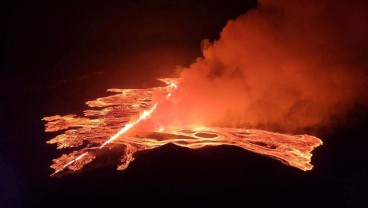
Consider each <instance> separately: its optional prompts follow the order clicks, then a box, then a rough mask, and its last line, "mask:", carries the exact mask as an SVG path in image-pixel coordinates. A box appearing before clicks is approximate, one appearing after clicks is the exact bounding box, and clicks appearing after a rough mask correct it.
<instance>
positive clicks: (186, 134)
mask: <svg viewBox="0 0 368 208" xmlns="http://www.w3.org/2000/svg"><path fill="white" fill-rule="evenodd" d="M161 81H163V82H165V83H166V84H167V86H166V87H156V88H148V89H109V90H108V91H110V92H115V93H119V94H115V95H112V96H108V97H103V98H98V99H97V100H94V101H89V102H87V105H88V106H89V107H98V108H99V109H97V110H86V111H84V117H77V116H76V115H66V116H59V115H56V116H50V117H45V118H43V120H45V121H47V123H46V125H45V126H46V130H45V131H46V132H54V131H59V130H66V131H65V132H64V133H62V134H60V135H58V136H56V137H55V138H53V139H51V140H50V141H48V142H47V143H49V144H57V148H58V149H63V148H74V147H80V150H76V151H73V152H71V153H69V154H63V155H62V156H61V157H59V158H57V159H54V160H53V161H54V164H53V165H51V168H53V169H55V172H54V174H56V173H59V172H62V171H64V170H67V169H69V170H71V171H76V170H80V169H81V168H83V166H85V165H86V164H88V163H90V162H92V161H93V160H94V159H95V158H96V157H97V155H99V154H98V153H99V152H101V151H106V150H108V149H111V148H112V147H115V146H123V155H122V157H121V164H120V165H119V166H118V170H124V169H126V168H127V167H128V165H129V163H130V162H131V161H133V160H134V158H133V154H134V153H135V152H137V151H141V150H145V149H152V148H155V147H159V146H161V145H165V144H167V143H173V144H176V145H179V146H183V147H189V148H192V149H197V148H201V147H204V146H210V145H212V146H213V145H235V146H239V147H241V148H244V149H246V150H249V151H252V152H255V153H258V154H262V155H266V156H269V157H272V158H275V159H278V160H280V161H281V162H283V163H285V164H287V165H290V166H293V167H296V168H299V169H301V170H311V169H312V167H313V166H312V165H311V164H310V160H311V157H312V154H311V153H310V152H311V151H312V150H313V149H314V148H316V147H318V146H319V145H321V144H322V141H321V140H319V139H318V138H316V137H313V136H309V135H287V134H279V133H272V132H267V131H263V130H255V129H235V128H215V127H214V128H212V127H211V128H209V127H197V128H192V129H164V128H163V127H160V128H158V129H157V130H156V131H153V132H144V133H142V132H136V133H134V134H132V133H130V134H129V133H128V132H129V131H130V130H132V129H134V127H136V126H137V125H138V124H139V123H141V122H142V121H144V120H146V119H148V118H149V117H150V116H151V114H152V113H153V112H154V111H155V109H156V107H157V105H158V104H159V103H154V101H153V96H154V95H157V94H163V95H165V99H169V98H170V97H171V96H172V93H173V91H174V90H175V89H177V87H178V86H177V80H175V79H161ZM137 115H139V116H138V117H135V118H134V116H137ZM54 174H53V175H54Z"/></svg>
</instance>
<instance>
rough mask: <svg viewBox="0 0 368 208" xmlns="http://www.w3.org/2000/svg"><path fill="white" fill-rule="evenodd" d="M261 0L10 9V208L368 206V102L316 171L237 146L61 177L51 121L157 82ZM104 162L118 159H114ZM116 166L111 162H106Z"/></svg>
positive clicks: (156, 153)
mask: <svg viewBox="0 0 368 208" xmlns="http://www.w3.org/2000/svg"><path fill="white" fill-rule="evenodd" d="M255 7H257V2H256V1H246V0H243V1H241V0H238V1H236V0H231V1H222V0H221V1H210V0H198V1H195V0H186V1H184V0H177V1H175V0H146V1H143V0H137V1H85V2H84V1H78V2H73V1H71V2H65V1H40V0H36V1H12V2H8V4H6V5H5V6H1V15H2V16H1V21H0V24H1V36H0V41H1V44H0V45H1V56H0V58H1V59H0V60H1V63H0V64H1V65H0V70H1V71H0V98H1V99H0V107H1V111H0V112H1V114H0V115H1V120H0V126H1V127H0V207H67V206H69V207H77V206H79V207H136V206H143V205H146V206H154V205H156V206H159V207H165V206H168V207H180V206H183V207H188V206H190V207H198V206H201V207H206V206H209V207H214V206H219V207H224V206H236V207H237V204H238V205H239V206H240V205H241V206H242V207H259V206H261V207H269V206H274V207H278V206H283V207H322V206H325V207H333V206H335V207H364V206H368V198H367V193H368V188H367V187H368V180H367V176H368V169H367V165H366V164H368V155H367V152H368V151H366V149H367V148H366V146H367V135H368V134H367V133H368V132H367V131H368V130H367V127H366V125H367V124H368V119H367V118H368V109H367V106H364V105H359V106H356V107H355V108H354V109H352V110H350V111H349V112H348V114H347V116H346V117H344V118H343V119H341V120H338V121H336V122H335V124H334V126H333V127H332V129H328V130H323V129H321V130H320V131H319V132H318V133H317V135H315V136H318V137H319V138H321V139H322V141H323V142H324V145H323V146H321V147H318V148H317V149H316V150H315V151H314V152H313V158H312V164H313V165H315V168H314V169H313V170H311V171H308V172H303V171H300V170H298V169H295V168H292V167H289V166H286V165H283V164H281V163H280V162H278V161H276V160H272V159H270V158H267V157H264V156H261V155H256V154H254V153H251V152H248V151H246V150H243V149H241V148H238V147H232V146H221V147H207V148H203V149H200V150H191V149H187V148H182V147H178V146H174V145H171V144H169V145H165V146H162V147H160V148H157V149H154V150H148V151H144V152H141V153H138V154H137V156H136V160H135V161H134V162H132V164H131V165H130V166H129V168H128V169H127V170H125V171H116V170H115V168H116V166H115V165H106V166H102V167H95V168H92V169H91V170H86V171H83V172H81V173H77V174H74V175H68V176H64V177H61V178H51V177H49V175H50V174H51V173H52V169H51V168H49V166H50V164H51V163H52V161H51V160H52V159H53V158H56V157H58V156H59V155H60V154H61V151H58V150H56V149H55V146H53V145H48V144H46V143H45V142H46V141H47V140H49V139H50V138H52V137H53V136H56V133H45V132H44V127H43V125H44V123H43V122H42V121H41V119H42V118H43V117H45V116H50V115H55V114H61V115H65V114H71V113H73V114H81V113H82V111H83V110H84V109H86V106H85V104H84V103H85V101H87V100H92V99H95V98H97V97H102V96H106V95H108V93H106V89H107V88H142V87H150V86H154V85H159V82H158V81H156V80H155V78H157V77H173V76H175V74H176V67H177V66H188V65H189V64H191V63H193V62H194V61H195V59H196V58H197V57H199V56H201V48H200V43H201V41H202V40H204V39H206V38H207V39H209V40H211V41H213V40H216V39H218V38H219V34H220V32H221V30H222V28H223V27H224V26H225V25H226V23H227V21H228V20H230V19H235V18H236V17H238V16H239V15H241V14H244V13H245V12H247V11H248V10H250V9H252V8H255ZM106 157H112V158H114V152H113V151H112V153H111V155H108V156H106ZM107 159H108V158H106V160H107Z"/></svg>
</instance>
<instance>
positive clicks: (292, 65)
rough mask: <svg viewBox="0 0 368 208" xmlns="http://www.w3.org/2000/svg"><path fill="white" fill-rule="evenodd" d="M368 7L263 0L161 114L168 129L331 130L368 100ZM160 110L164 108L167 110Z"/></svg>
mask: <svg viewBox="0 0 368 208" xmlns="http://www.w3.org/2000/svg"><path fill="white" fill-rule="evenodd" d="M367 8H368V7H367V3H366V2H365V1H329V0H327V1H290V0H262V1H260V3H259V6H258V7H257V8H256V9H254V10H251V11H249V12H247V13H246V14H244V15H242V16H240V17H239V18H237V19H235V20H230V21H228V23H227V25H226V26H225V27H224V28H223V30H222V32H221V34H220V39H219V40H216V41H214V42H213V43H210V41H208V40H205V41H203V42H202V45H201V46H202V48H203V57H201V58H198V59H197V60H196V62H195V63H193V64H192V65H190V66H189V67H188V68H184V69H183V70H182V71H181V73H180V77H181V82H180V85H179V88H178V89H177V91H176V92H174V93H173V96H172V97H171V99H170V101H167V102H165V103H163V104H162V105H161V107H159V108H158V109H157V110H156V113H155V115H154V117H153V118H154V119H155V120H156V121H158V122H157V123H160V124H165V121H166V125H168V126H169V125H173V126H175V125H181V126H183V125H190V124H191V125H207V126H208V125H209V126H211V125H217V126H232V127H233V126H238V127H240V126H241V127H263V128H266V129H267V128H274V127H277V128H279V129H283V130H285V131H289V132H292V131H295V130H298V129H302V128H310V127H323V126H328V125H329V124H331V122H333V120H334V119H336V118H338V117H342V116H344V114H345V113H346V112H347V111H348V110H350V109H351V108H353V107H354V105H355V104H356V103H358V102H361V101H362V100H366V98H367V96H366V94H367V93H366V91H367V80H368V79H367V72H365V70H366V69H367V66H368V27H367V26H368V9H367ZM159 106H160V105H159Z"/></svg>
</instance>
